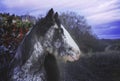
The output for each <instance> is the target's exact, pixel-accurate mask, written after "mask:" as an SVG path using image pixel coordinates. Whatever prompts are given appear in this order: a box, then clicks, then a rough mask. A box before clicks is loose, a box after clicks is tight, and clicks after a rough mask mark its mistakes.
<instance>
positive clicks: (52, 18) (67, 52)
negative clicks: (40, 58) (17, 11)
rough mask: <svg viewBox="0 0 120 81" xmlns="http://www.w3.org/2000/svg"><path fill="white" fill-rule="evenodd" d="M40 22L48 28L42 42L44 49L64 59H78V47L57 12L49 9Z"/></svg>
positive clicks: (79, 53)
mask: <svg viewBox="0 0 120 81" xmlns="http://www.w3.org/2000/svg"><path fill="white" fill-rule="evenodd" d="M42 23H44V24H45V25H46V27H47V29H48V30H47V31H46V33H45V34H44V38H43V43H42V45H43V48H44V49H45V51H46V52H49V53H50V54H54V55H55V56H60V57H62V58H63V59H64V60H66V61H75V60H78V59H79V57H80V55H81V52H80V49H79V47H78V46H77V44H76V43H75V41H74V40H73V38H72V37H71V35H70V34H69V32H68V31H67V30H66V29H65V27H64V26H63V25H62V24H61V22H60V19H59V15H58V13H57V12H56V13H54V11H53V9H51V10H50V11H49V12H48V14H47V15H46V17H45V18H44V19H43V21H42ZM47 24H48V25H49V26H48V25H47Z"/></svg>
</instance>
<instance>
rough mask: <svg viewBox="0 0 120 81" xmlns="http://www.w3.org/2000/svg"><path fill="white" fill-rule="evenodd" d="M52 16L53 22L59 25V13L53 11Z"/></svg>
mask: <svg viewBox="0 0 120 81" xmlns="http://www.w3.org/2000/svg"><path fill="white" fill-rule="evenodd" d="M54 18H55V22H56V23H57V25H58V26H59V27H60V19H59V15H58V13H57V12H56V13H55V15H54Z"/></svg>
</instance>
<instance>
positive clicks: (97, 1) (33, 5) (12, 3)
mask: <svg viewBox="0 0 120 81" xmlns="http://www.w3.org/2000/svg"><path fill="white" fill-rule="evenodd" d="M50 8H54V9H55V10H56V11H58V12H66V11H74V12H76V13H77V14H80V15H82V16H85V18H86V19H87V22H88V24H90V25H91V26H92V29H93V32H94V33H95V34H96V35H97V36H98V37H99V38H110V39H115V38H120V0H60V1H59V0H43V1H42V0H0V12H10V13H15V14H18V15H22V14H28V13H29V14H31V15H34V16H38V15H39V14H43V13H46V12H47V11H48V10H49V9H50Z"/></svg>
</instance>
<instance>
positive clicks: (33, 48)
mask: <svg viewBox="0 0 120 81" xmlns="http://www.w3.org/2000/svg"><path fill="white" fill-rule="evenodd" d="M40 38H41V36H40V37H39V38H38V37H37V35H36V33H35V32H34V31H33V30H31V31H30V32H29V34H26V36H25V38H24V39H23V41H22V42H21V44H20V46H19V47H18V50H17V53H16V56H15V58H16V59H17V60H18V63H20V65H23V64H25V63H26V61H27V60H28V59H29V58H30V57H32V56H34V55H40V54H42V52H43V48H42V45H41V39H40Z"/></svg>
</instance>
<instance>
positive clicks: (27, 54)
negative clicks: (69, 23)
mask: <svg viewBox="0 0 120 81" xmlns="http://www.w3.org/2000/svg"><path fill="white" fill-rule="evenodd" d="M80 55H81V52H80V49H79V47H78V46H77V44H76V43H75V41H74V40H73V39H72V37H71V36H70V34H69V33H68V31H67V30H66V29H65V28H64V26H63V25H62V24H61V23H60V20H59V18H58V13H57V12H56V13H54V11H53V9H51V10H49V12H48V13H47V15H46V17H45V18H42V19H40V20H39V21H38V22H37V23H36V25H35V26H34V27H33V28H32V29H31V30H30V31H29V32H28V33H27V34H26V36H25V38H24V39H23V41H22V42H21V44H20V45H19V47H18V49H17V52H16V54H15V57H14V59H13V60H12V62H11V69H12V70H11V78H10V81H46V80H47V81H51V80H49V79H50V78H49V75H48V71H49V70H47V64H46V63H48V65H49V61H46V62H44V61H45V59H49V58H50V59H51V58H53V60H55V59H56V58H54V56H55V57H61V58H63V59H64V60H66V61H76V60H78V59H79V57H80ZM55 63H56V62H55ZM55 65H56V66H55V67H57V64H55ZM51 70H54V69H51ZM51 74H52V73H51ZM53 77H57V75H55V76H53ZM58 77H59V75H58ZM57 80H58V79H55V80H54V81H57Z"/></svg>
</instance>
